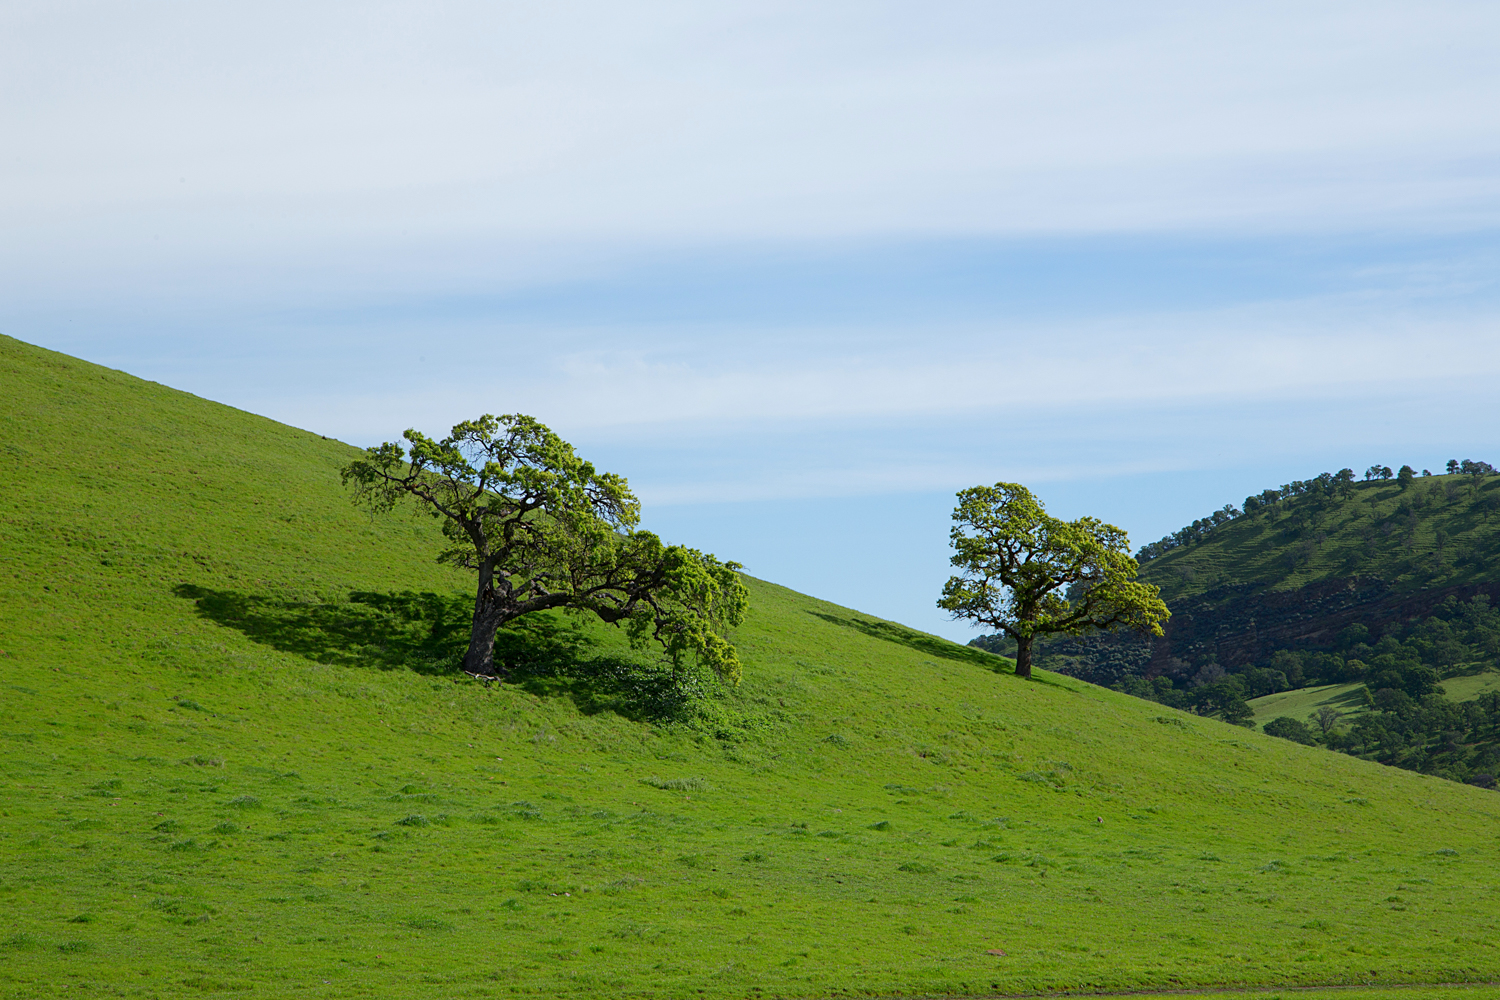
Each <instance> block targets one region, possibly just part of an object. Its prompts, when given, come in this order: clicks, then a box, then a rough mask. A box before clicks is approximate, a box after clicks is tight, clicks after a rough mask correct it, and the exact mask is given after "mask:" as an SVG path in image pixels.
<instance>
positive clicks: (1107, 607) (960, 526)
mask: <svg viewBox="0 0 1500 1000" xmlns="http://www.w3.org/2000/svg"><path fill="white" fill-rule="evenodd" d="M958 501H959V503H958V507H957V508H955V509H954V511H953V520H954V521H955V522H956V524H955V526H954V527H953V529H952V532H951V535H950V538H951V542H952V545H953V548H954V550H955V552H954V555H953V557H952V559H951V562H952V563H953V565H954V566H955V567H958V568H959V569H960V570H961V571H962V572H961V573H960V575H958V576H954V577H951V578H949V580H948V582H947V584H945V585H944V587H943V596H942V599H941V600H939V601H938V607H940V608H942V609H944V610H945V611H948V612H949V613H950V614H952V616H953V617H954V618H967V619H969V620H970V621H973V622H975V623H976V624H979V625H986V626H989V627H990V628H994V629H998V630H1000V631H1001V632H1004V633H1005V634H1006V635H1008V636H1010V637H1011V638H1012V639H1014V640H1015V641H1016V676H1017V677H1028V678H1029V677H1030V676H1031V647H1032V642H1033V641H1034V640H1035V639H1036V637H1037V636H1041V635H1056V634H1061V635H1081V634H1083V633H1085V632H1090V631H1094V630H1096V629H1102V630H1115V629H1121V628H1129V629H1139V630H1141V631H1144V632H1149V633H1150V634H1152V635H1161V634H1162V627H1161V623H1162V622H1163V621H1165V620H1166V619H1167V617H1168V616H1169V614H1170V613H1169V612H1168V611H1167V606H1166V604H1165V603H1163V601H1162V599H1161V591H1160V588H1158V587H1154V586H1152V585H1150V584H1146V583H1141V582H1140V581H1138V580H1137V579H1136V573H1137V572H1138V569H1139V567H1138V566H1137V564H1136V561H1135V560H1134V559H1133V558H1131V556H1130V540H1129V538H1128V537H1127V536H1126V534H1125V532H1124V531H1123V530H1121V529H1120V528H1117V527H1115V526H1114V525H1112V524H1105V523H1104V522H1102V521H1100V520H1099V519H1098V518H1094V517H1081V518H1079V519H1078V520H1076V521H1063V520H1060V519H1059V518H1055V517H1052V516H1050V515H1049V514H1047V512H1046V510H1044V509H1043V507H1042V503H1041V501H1039V500H1038V499H1037V498H1036V497H1035V496H1033V495H1032V493H1031V491H1030V490H1028V489H1027V488H1026V487H1024V486H1022V485H1021V484H1020V483H996V484H995V485H994V486H975V487H973V488H971V489H967V490H963V491H961V492H960V493H959V494H958Z"/></svg>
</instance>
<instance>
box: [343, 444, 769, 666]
mask: <svg viewBox="0 0 1500 1000" xmlns="http://www.w3.org/2000/svg"><path fill="white" fill-rule="evenodd" d="M404 437H405V439H406V441H407V447H405V448H403V446H401V445H400V444H397V443H395V442H390V441H387V442H386V443H384V444H382V445H379V446H378V447H374V448H369V449H366V451H365V454H364V457H362V458H359V459H356V460H354V461H352V462H350V463H348V464H347V465H345V466H344V467H343V469H342V471H341V473H340V474H341V477H342V479H343V481H344V483H345V485H349V484H352V485H353V486H354V499H355V502H356V503H359V504H363V505H365V506H367V507H369V508H370V509H371V510H373V511H376V512H381V513H384V512H389V511H390V510H392V509H394V508H395V507H396V506H397V505H398V504H401V503H403V502H406V501H408V500H409V501H412V502H413V503H414V505H415V508H416V510H417V511H418V512H419V513H422V514H428V515H430V516H431V517H433V518H435V519H437V520H438V521H439V522H440V525H441V528H442V532H443V535H444V537H445V538H446V539H447V540H448V542H449V547H448V548H447V549H445V550H444V551H443V552H442V553H441V554H440V555H439V556H438V560H439V561H440V562H446V563H450V564H452V565H455V566H462V567H464V568H466V569H469V570H473V571H475V573H476V575H477V578H478V586H477V593H476V597H475V601H474V613H473V621H472V627H471V632H470V640H469V648H468V651H467V652H466V653H465V654H464V661H463V665H464V669H465V670H467V671H468V672H470V673H471V674H476V675H482V676H489V675H491V674H493V672H494V643H495V635H496V632H497V631H498V630H499V629H500V628H502V627H503V626H505V625H506V624H507V623H509V622H511V621H514V620H515V619H517V618H520V617H521V616H523V615H528V614H535V613H537V612H540V611H549V610H553V609H562V608H567V609H570V610H575V611H586V612H592V613H593V614H595V615H597V616H598V617H599V618H600V619H601V620H603V621H606V622H609V623H611V624H622V625H624V626H625V628H626V632H627V633H628V634H629V636H630V638H631V640H632V642H633V643H634V644H636V645H637V646H639V645H642V644H644V643H645V642H646V641H648V640H652V639H654V640H655V641H656V642H658V643H659V644H660V645H661V647H662V649H663V650H664V651H665V653H666V655H667V657H668V659H669V660H670V661H671V663H672V664H673V666H674V667H675V668H676V669H677V670H678V671H681V670H683V668H684V665H685V662H684V661H685V659H686V658H687V657H690V656H691V657H694V658H695V659H696V660H697V662H698V663H700V664H702V665H704V666H706V667H708V668H710V669H712V670H713V672H714V673H715V674H717V675H718V676H719V677H720V678H721V679H724V680H727V681H729V682H731V683H738V681H739V676H740V663H739V658H738V656H737V655H736V654H735V650H734V647H733V646H732V645H731V644H730V643H729V642H728V640H727V639H725V637H724V635H723V632H724V631H725V630H726V629H730V628H733V627H734V626H736V625H738V624H739V623H740V622H741V621H742V620H743V619H744V614H745V600H746V591H745V587H744V585H743V583H742V582H741V581H740V579H739V576H738V575H737V574H736V572H735V571H736V570H738V569H739V565H738V564H737V563H721V562H720V561H719V560H718V559H716V558H715V557H713V556H712V555H704V554H703V553H701V552H698V551H696V550H694V549H689V548H686V547H683V546H680V545H674V546H667V545H664V544H663V543H662V541H661V540H660V539H659V538H657V536H655V535H654V534H652V533H651V532H649V531H637V530H635V525H636V524H637V522H638V521H639V517H640V504H639V503H638V502H637V500H636V499H635V497H634V496H633V495H632V494H631V492H630V488H629V486H628V484H627V483H626V482H625V480H624V479H623V478H622V477H620V476H617V475H615V474H613V473H607V472H599V471H597V470H596V469H595V468H594V466H593V465H592V464H591V463H589V462H585V461H583V460H582V459H580V458H579V457H578V456H577V455H576V454H575V453H574V451H573V448H572V446H571V445H569V444H568V443H567V442H565V441H563V440H562V439H561V438H559V437H558V436H557V435H556V434H554V433H552V431H551V430H549V429H548V428H547V427H546V426H544V425H543V424H542V423H540V422H539V421H537V420H536V419H534V418H532V417H528V416H524V415H521V414H511V415H507V416H502V417H495V416H491V415H489V414H486V415H485V416H482V417H480V418H478V419H477V420H469V421H465V422H463V423H460V424H457V425H455V426H454V427H453V429H452V431H451V433H450V434H449V436H448V437H446V438H444V439H443V440H441V441H434V440H433V439H431V438H429V437H427V436H426V435H425V434H422V433H421V432H419V431H416V430H408V431H406V432H405V434H404Z"/></svg>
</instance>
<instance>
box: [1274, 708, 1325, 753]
mask: <svg viewBox="0 0 1500 1000" xmlns="http://www.w3.org/2000/svg"><path fill="white" fill-rule="evenodd" d="M1261 728H1263V729H1264V730H1265V731H1266V735H1267V736H1279V737H1280V738H1281V739H1284V740H1291V741H1292V742H1293V743H1303V744H1306V745H1307V746H1312V745H1313V744H1315V743H1317V742H1318V741H1317V739H1316V738H1315V737H1314V736H1313V734H1312V730H1311V729H1309V728H1307V723H1305V722H1298V721H1297V720H1296V719H1293V718H1291V717H1290V716H1286V715H1281V716H1277V717H1276V718H1274V719H1272V720H1271V721H1270V722H1268V723H1266V724H1265V725H1264V726H1263V727H1261Z"/></svg>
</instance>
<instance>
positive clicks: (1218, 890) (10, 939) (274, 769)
mask: <svg viewBox="0 0 1500 1000" xmlns="http://www.w3.org/2000/svg"><path fill="white" fill-rule="evenodd" d="M0 387H3V390H4V391H3V392H0V431H3V432H4V433H3V435H0V440H3V441H4V442H5V444H4V445H0V462H3V463H4V475H5V479H4V482H5V483H6V489H5V490H4V491H3V493H0V552H3V556H4V570H3V574H0V650H3V652H0V683H3V684H4V697H3V698H0V748H3V753H0V907H3V910H0V912H3V916H0V995H3V996H8V997H16V998H21V997H25V998H35V997H61V996H77V995H79V993H78V991H79V990H80V989H81V988H84V987H87V991H86V995H99V994H109V995H116V994H118V995H140V996H149V997H178V996H201V995H204V994H218V993H231V992H240V991H243V992H246V993H247V994H249V995H252V996H266V997H278V996H291V995H297V996H311V997H354V996H390V997H402V998H425V997H432V998H438V997H444V998H448V997H482V996H495V997H503V996H518V995H531V996H548V997H550V996H568V995H611V996H614V995H630V996H672V997H698V996H711V997H712V996H722V997H730V996H733V997H745V996H803V995H821V996H827V995H834V994H839V995H843V994H845V993H851V992H852V993H863V994H875V995H891V994H895V993H902V994H905V995H912V994H920V995H943V994H956V995H985V994H993V993H997V992H1009V993H1016V992H1036V991H1050V990H1058V989H1072V990H1130V989H1191V988H1196V987H1209V986H1215V987H1217V986H1251V987H1259V986H1290V985H1295V984H1320V985H1323V984H1334V983H1350V984H1363V983H1376V984H1395V983H1436V982H1447V981H1465V982H1476V981H1492V980H1495V979H1500V953H1497V947H1496V940H1497V935H1496V924H1497V917H1496V909H1495V906H1494V894H1495V883H1496V876H1495V872H1496V870H1497V862H1500V842H1497V840H1496V838H1495V830H1496V829H1497V821H1500V797H1497V796H1496V795H1495V794H1494V793H1492V792H1485V791H1481V790H1479V789H1476V788H1471V787H1465V786H1460V785H1455V784H1452V783H1449V782H1444V781H1441V780H1438V779H1433V778H1426V777H1422V776H1420V775H1417V774H1413V773H1411V772H1407V771H1401V770H1398V769H1394V768H1383V767H1380V766H1379V765H1376V764H1371V763H1366V762H1363V761H1359V760H1356V759H1353V758H1349V757H1345V756H1342V755H1338V754H1333V753H1328V752H1326V751H1323V750H1318V749H1312V748H1307V747H1302V746H1298V745H1294V744H1290V743H1287V742H1286V741H1282V740H1276V739H1272V738H1270V737H1266V736H1264V735H1262V734H1258V733H1253V732H1249V731H1247V730H1245V729H1241V728H1236V727H1231V726H1227V725H1224V724H1221V723H1218V722H1215V721H1212V720H1208V719H1199V718H1194V717H1191V716H1188V715H1184V714H1181V713H1177V712H1173V711H1170V710H1167V709H1163V708H1162V707H1161V706H1158V705H1154V704H1151V703H1148V702H1143V701H1138V700H1136V699H1132V698H1129V697H1127V696H1124V695H1119V694H1115V693H1113V692H1110V691H1107V690H1103V689H1100V688H1095V687H1092V686H1090V685H1087V684H1084V683H1082V682H1079V681H1076V680H1072V679H1069V678H1064V677H1059V676H1055V675H1049V674H1046V673H1041V674H1039V676H1038V679H1037V680H1036V681H1034V682H1032V683H1025V682H1020V681H1017V680H1016V679H1015V678H1014V677H1012V676H1010V675H1009V674H1008V673H1006V672H1004V670H1003V669H1002V670H1001V671H999V672H997V670H996V667H997V666H999V667H1003V666H1004V661H1000V660H999V659H998V658H994V657H990V656H988V655H987V654H983V653H980V652H978V651H976V650H971V649H967V648H965V647H959V646H955V645H952V644H950V643H946V642H943V641H942V640H940V639H936V638H934V637H931V636H926V635H922V634H920V633H915V632H912V631H910V630H908V629H904V628H902V627H900V626H898V625H894V624H891V623H888V622H882V621H879V620H876V619H873V618H871V617H869V616H866V615H862V614H860V613H858V612H855V611H851V610H848V609H844V608H839V607H837V606H834V605H831V604H828V603H826V602H821V601H818V600H815V599H813V598H810V597H806V596H803V595H800V594H796V593H793V592H791V591H788V590H786V589H784V588H781V587H777V586H774V585H773V584H770V583H766V582H763V581H757V580H751V581H749V583H750V586H751V589H752V597H753V604H752V609H751V614H750V617H749V620H748V621H747V622H746V623H745V625H744V626H743V627H742V628H741V629H740V631H739V634H738V636H737V641H738V644H739V646H740V648H741V651H742V654H743V658H744V661H745V681H744V683H743V684H742V685H741V687H740V688H739V689H737V690H735V691H733V692H730V693H728V694H727V695H726V696H725V697H724V699H723V701H722V703H721V709H722V711H721V715H720V717H719V718H717V719H713V718H710V719H708V720H707V721H705V722H701V723H700V724H697V725H693V726H689V725H678V724H673V725H668V724H662V723H659V722H654V721H652V720H651V719H650V718H649V717H648V716H647V715H643V714H642V713H641V712H639V711H637V710H636V708H635V705H634V703H633V702H631V700H630V698H629V697H628V692H625V693H622V692H621V691H619V690H614V689H607V690H606V689H604V688H605V687H606V686H605V685H604V682H603V681H602V680H599V679H598V678H599V677H602V676H603V675H602V674H590V673H589V672H588V671H580V672H576V673H574V674H571V675H568V676H566V677H562V678H558V677H548V676H545V675H542V674H537V675H535V676H534V677H532V679H530V680H528V681H527V682H526V683H524V684H511V685H504V686H499V687H490V688H486V687H484V686H482V685H480V684H478V683H474V682H470V681H469V680H468V679H467V678H462V677H460V678H459V681H461V682H456V681H455V679H454V678H453V677H452V676H451V675H449V674H445V673H442V672H441V655H440V654H441V653H442V652H443V649H444V648H445V644H447V643H451V642H452V641H453V637H452V632H451V629H452V619H451V614H449V613H448V612H446V611H444V608H446V607H450V606H451V603H452V602H453V601H454V600H457V599H459V598H460V597H461V594H462V591H463V589H464V587H465V585H466V580H465V579H464V578H463V577H462V576H460V575H457V574H454V573H451V572H450V571H448V570H446V569H444V568H442V567H439V566H436V565H435V564H434V563H433V561H432V554H433V552H434V551H435V550H436V544H437V538H436V533H435V531H434V530H433V527H432V523H431V522H429V521H425V520H412V519H409V518H404V517H397V516H392V517H386V518H374V519H372V518H370V517H368V516H367V515H365V514H362V513H359V512H356V511H355V510H353V509H352V508H351V507H350V506H349V504H348V500H347V498H346V497H345V496H344V494H343V493H342V491H341V490H340V488H339V486H338V483H337V475H336V470H337V468H338V466H339V464H340V463H341V462H343V461H346V460H347V458H348V456H349V455H350V454H351V449H349V448H348V447H347V446H344V445H341V444H339V443H338V442H333V441H326V440H323V439H321V438H320V437H318V436H317V435H314V434H309V433H306V432H304V431H298V430H294V429H292V428H288V427H284V426H281V425H278V424H275V423H273V422H271V421H268V420H264V419H262V418H258V417H254V416H252V415H250V414H245V413H241V412H238V411H235V410H232V409H229V408H227V407H223V406H218V405H216V404H212V403H208V402H205V401H203V400H199V399H195V398H193V397H190V396H187V395H185V394H182V393H177V392H173V391H171V390H168V389H165V388H163V387H160V386H156V385H152V384H150V383H144V382H141V381H139V380H137V379H133V378H131V377H129V376H126V375H122V374H119V373H116V372H110V371H106V370H104V369H100V368H97V367H95V366H91V365H87V364H85V363H82V362H78V361H74V360H72V359H68V358H65V357H62V356H60V355H55V354H51V353H48V352H45V351H41V350H38V349H35V348H31V347H27V346H25V345H21V344H18V343H17V342H15V341H10V340H3V339H0ZM497 405H498V404H497ZM627 471H628V470H627ZM721 555H724V556H727V557H732V556H733V555H734V553H721ZM429 593H430V594H431V595H433V596H431V597H424V596H422V595H423V594H429ZM564 640H566V641H564ZM514 641H515V643H516V646H515V650H516V651H518V652H517V655H520V654H521V653H524V652H525V650H526V649H527V648H529V647H527V646H526V644H527V643H533V644H534V645H535V648H537V649H543V650H552V652H548V653H547V655H562V654H560V653H556V650H557V649H564V648H566V649H572V650H573V652H572V653H569V654H568V655H576V656H577V657H578V658H579V659H580V661H587V662H598V663H605V662H610V661H611V658H625V657H628V656H629V655H630V654H629V652H628V650H626V649H625V647H624V646H623V644H622V643H621V640H620V637H619V636H618V635H617V634H615V633H613V632H611V631H609V630H606V629H603V628H599V627H587V628H585V629H584V630H583V631H582V632H581V633H579V634H578V635H577V636H576V637H575V638H569V631H568V627H567V625H566V623H565V622H553V623H547V622H543V623H541V624H540V625H539V626H538V627H537V628H536V629H534V630H533V631H531V632H529V633H526V634H525V635H521V636H519V637H516V638H515V640H514ZM549 643H552V644H553V645H551V646H549V645H548V644H549ZM569 643H571V644H572V645H571V646H570V645H569ZM538 655H540V654H538ZM591 678H592V679H591ZM601 691H602V693H601ZM716 732H717V733H718V734H719V735H715V733H716ZM992 949H993V950H999V951H1003V952H1004V954H1003V955H993V954H990V953H989V952H990V950H992ZM1475 992H1478V993H1484V994H1485V995H1492V994H1493V991H1475ZM1299 995H1305V994H1299ZM1337 995H1338V996H1341V997H1352V996H1368V997H1370V998H1372V1000H1373V998H1375V997H1380V998H1384V997H1395V996H1401V997H1418V996H1450V995H1452V991H1451V990H1444V989H1439V988H1424V989H1423V990H1420V991H1418V990H1412V991H1373V992H1369V991H1366V992H1362V993H1351V992H1344V993H1340V994H1337ZM1466 995H1468V994H1466Z"/></svg>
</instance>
